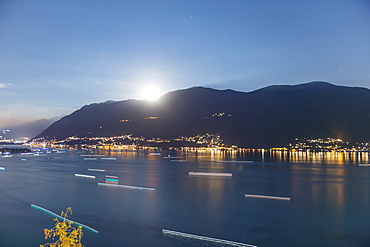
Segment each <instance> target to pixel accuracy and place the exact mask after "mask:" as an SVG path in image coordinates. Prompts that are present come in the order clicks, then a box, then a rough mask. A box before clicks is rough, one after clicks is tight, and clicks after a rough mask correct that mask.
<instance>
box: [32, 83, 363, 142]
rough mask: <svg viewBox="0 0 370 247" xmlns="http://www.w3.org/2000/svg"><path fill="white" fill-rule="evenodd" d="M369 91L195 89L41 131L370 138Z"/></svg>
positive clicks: (116, 106) (101, 108) (58, 134)
mask: <svg viewBox="0 0 370 247" xmlns="http://www.w3.org/2000/svg"><path fill="white" fill-rule="evenodd" d="M368 123H370V90H368V89H365V88H356V87H342V86H335V85H332V84H329V83H326V82H312V83H306V84H300V85H295V86H270V87H266V88H262V89H259V90H256V91H253V92H249V93H244V92H236V91H233V90H215V89H211V88H203V87H194V88H189V89H184V90H178V91H174V92H170V93H167V94H166V95H164V96H162V97H161V98H160V99H159V100H158V102H155V103H154V102H148V101H140V100H126V101H119V102H106V103H101V104H92V105H88V106H84V107H82V108H81V109H79V110H77V111H75V112H74V113H72V114H71V115H69V116H66V117H64V118H62V119H61V120H59V121H57V122H55V123H54V124H52V125H51V126H50V127H49V128H47V129H46V130H45V131H43V132H42V133H41V134H39V135H38V136H37V137H45V138H47V139H51V138H56V139H58V140H60V139H64V138H66V137H68V136H74V135H77V136H116V135H123V134H133V135H134V136H140V135H141V136H145V137H147V138H149V137H163V138H176V137H178V136H194V135H197V134H204V133H219V134H221V137H222V139H224V141H225V142H226V143H227V144H236V145H238V146H242V147H271V146H281V145H285V144H286V143H288V142H290V141H292V140H294V139H295V138H301V137H322V138H325V137H335V138H342V139H345V140H352V141H368V140H369V139H370V124H368Z"/></svg>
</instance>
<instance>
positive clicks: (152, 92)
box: [141, 85, 163, 100]
mask: <svg viewBox="0 0 370 247" xmlns="http://www.w3.org/2000/svg"><path fill="white" fill-rule="evenodd" d="M162 94H163V93H162V92H161V90H160V89H159V88H158V87H157V86H154V85H150V86H146V87H144V88H143V90H142V92H141V98H142V99H145V100H156V99H158V98H159V97H161V96H162Z"/></svg>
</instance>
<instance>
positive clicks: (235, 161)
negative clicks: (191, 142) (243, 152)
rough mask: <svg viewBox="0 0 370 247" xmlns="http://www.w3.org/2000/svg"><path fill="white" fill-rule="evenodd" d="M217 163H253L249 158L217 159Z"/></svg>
mask: <svg viewBox="0 0 370 247" xmlns="http://www.w3.org/2000/svg"><path fill="white" fill-rule="evenodd" d="M216 162H219V163H253V162H254V161H251V160H217V161H216Z"/></svg>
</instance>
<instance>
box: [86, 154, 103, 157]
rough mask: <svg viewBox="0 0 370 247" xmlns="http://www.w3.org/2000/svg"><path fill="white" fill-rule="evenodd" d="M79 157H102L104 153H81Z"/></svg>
mask: <svg viewBox="0 0 370 247" xmlns="http://www.w3.org/2000/svg"><path fill="white" fill-rule="evenodd" d="M80 156H81V157H104V156H105V155H104V154H81V155H80Z"/></svg>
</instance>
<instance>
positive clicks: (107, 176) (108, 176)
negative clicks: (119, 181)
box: [105, 175, 118, 178]
mask: <svg viewBox="0 0 370 247" xmlns="http://www.w3.org/2000/svg"><path fill="white" fill-rule="evenodd" d="M105 177H106V178H118V177H117V176H110V175H105Z"/></svg>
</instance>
